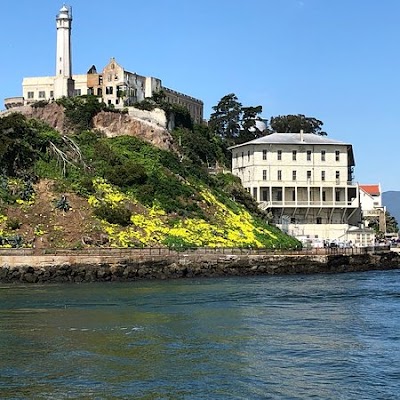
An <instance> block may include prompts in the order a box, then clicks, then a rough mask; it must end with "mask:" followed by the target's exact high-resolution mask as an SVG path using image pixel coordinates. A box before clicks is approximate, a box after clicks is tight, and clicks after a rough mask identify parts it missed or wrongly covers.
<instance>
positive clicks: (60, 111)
mask: <svg viewBox="0 0 400 400" xmlns="http://www.w3.org/2000/svg"><path fill="white" fill-rule="evenodd" d="M12 112H18V113H21V114H23V115H25V116H26V117H28V118H35V119H38V120H41V121H43V122H46V123H47V124H48V125H50V126H51V127H52V128H54V129H56V130H57V131H59V132H60V133H68V128H67V124H66V118H65V114H64V108H63V107H62V106H60V105H58V104H57V103H50V104H47V105H46V106H44V107H31V106H23V107H16V108H13V109H11V110H8V111H5V112H3V113H1V115H0V117H2V116H6V115H8V114H11V113H12ZM166 125H167V121H166V118H165V115H164V112H163V111H162V110H157V109H156V110H154V111H151V112H149V111H141V110H137V109H133V110H130V111H129V114H120V113H114V112H105V111H102V112H100V113H99V114H97V115H96V116H95V117H94V118H93V128H94V129H96V130H98V131H100V132H103V133H104V134H105V135H106V136H107V137H114V136H120V135H128V136H136V137H138V138H140V139H142V140H144V141H146V142H149V143H151V144H153V145H154V146H156V147H158V148H160V149H163V150H171V149H172V142H173V140H172V136H171V135H170V133H169V132H168V130H167V129H166Z"/></svg>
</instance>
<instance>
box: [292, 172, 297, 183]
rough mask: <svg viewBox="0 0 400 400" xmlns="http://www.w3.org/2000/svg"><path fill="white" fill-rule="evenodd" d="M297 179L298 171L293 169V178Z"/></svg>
mask: <svg viewBox="0 0 400 400" xmlns="http://www.w3.org/2000/svg"><path fill="white" fill-rule="evenodd" d="M296 179H297V171H292V180H294V181H295V180H296Z"/></svg>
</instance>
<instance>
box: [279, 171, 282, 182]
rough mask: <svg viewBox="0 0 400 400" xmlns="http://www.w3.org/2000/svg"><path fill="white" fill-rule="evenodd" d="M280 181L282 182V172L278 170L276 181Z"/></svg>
mask: <svg viewBox="0 0 400 400" xmlns="http://www.w3.org/2000/svg"><path fill="white" fill-rule="evenodd" d="M281 180H282V171H281V170H279V171H278V181H281Z"/></svg>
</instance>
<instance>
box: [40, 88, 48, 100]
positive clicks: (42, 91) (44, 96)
mask: <svg viewBox="0 0 400 400" xmlns="http://www.w3.org/2000/svg"><path fill="white" fill-rule="evenodd" d="M45 98H46V92H45V91H44V90H40V91H39V99H45Z"/></svg>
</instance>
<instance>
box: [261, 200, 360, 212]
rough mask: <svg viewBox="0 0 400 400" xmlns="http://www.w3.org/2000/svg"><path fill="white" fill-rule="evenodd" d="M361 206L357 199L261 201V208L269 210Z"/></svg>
mask: <svg viewBox="0 0 400 400" xmlns="http://www.w3.org/2000/svg"><path fill="white" fill-rule="evenodd" d="M358 206H359V202H358V200H357V199H354V200H352V201H319V200H317V201H315V200H310V201H301V200H299V201H283V200H272V201H260V202H259V208H261V209H262V210H267V209H268V208H271V207H323V208H324V207H325V208H332V207H335V208H338V207H339V208H347V207H349V208H356V207H358Z"/></svg>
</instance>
